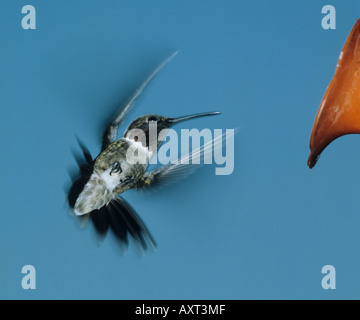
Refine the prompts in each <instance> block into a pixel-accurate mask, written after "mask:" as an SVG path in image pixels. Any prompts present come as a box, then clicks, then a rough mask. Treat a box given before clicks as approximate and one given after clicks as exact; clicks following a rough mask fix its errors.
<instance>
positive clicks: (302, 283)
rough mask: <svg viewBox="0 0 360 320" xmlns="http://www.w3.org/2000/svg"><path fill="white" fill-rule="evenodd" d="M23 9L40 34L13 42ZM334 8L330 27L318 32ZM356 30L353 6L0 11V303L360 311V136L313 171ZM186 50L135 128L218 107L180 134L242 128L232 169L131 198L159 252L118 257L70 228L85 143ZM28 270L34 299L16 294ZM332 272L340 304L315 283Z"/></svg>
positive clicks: (150, 5)
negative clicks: (314, 144) (229, 303)
mask: <svg viewBox="0 0 360 320" xmlns="http://www.w3.org/2000/svg"><path fill="white" fill-rule="evenodd" d="M27 4H32V5H34V6H35V8H36V13H37V29H36V30H23V29H22V28H21V19H22V17H23V14H21V8H22V6H24V5H27ZM327 4H332V5H334V6H335V8H336V14H337V16H336V17H337V20H336V30H323V29H322V27H321V20H322V18H323V16H324V15H323V14H321V8H322V7H323V6H324V5H327ZM359 17H360V3H359V2H358V1H355V0H354V1H350V0H348V1H332V2H331V3H328V2H327V1H314V0H313V1H285V0H283V1H280V0H279V1H267V0H264V1H256V2H254V1H250V0H248V1H239V0H235V1H230V0H228V1H226V2H221V1H200V0H197V1H188V0H181V1H174V0H172V1H160V0H152V1H145V0H143V1H139V0H136V1H133V0H131V1H130V0H129V1H118V0H116V1H115V0H108V1H100V0H96V1H95V0H86V1H85V0H84V1H81V0H77V1H72V2H71V3H70V2H66V3H64V1H55V0H53V1H48V0H47V1H45V0H36V1H10V0H1V2H0V48H1V49H0V106H1V107H0V112H1V114H0V119H1V126H0V130H1V131H0V133H1V140H0V141H1V158H0V164H1V174H0V176H1V185H0V203H1V205H0V211H1V218H0V219H1V223H0V243H1V246H0V259H1V260H0V298H2V299H10V298H16V299H345V298H350V299H352V298H360V249H359V244H360V232H359V230H360V201H359V199H360V166H359V158H360V138H359V136H357V135H354V136H346V137H343V138H341V139H338V140H336V141H335V142H333V143H332V144H331V145H330V146H329V147H328V148H327V149H326V150H325V151H324V153H323V155H322V157H321V159H320V161H319V163H318V164H317V165H316V167H315V168H314V169H313V170H309V168H308V167H307V165H306V162H307V157H308V154H309V147H308V142H309V137H310V132H311V128H312V125H313V121H314V118H315V114H316V112H317V109H318V106H319V104H320V101H321V98H322V96H323V94H324V92H325V89H326V87H327V85H328V83H329V82H330V79H331V77H332V75H333V73H334V70H335V66H336V62H337V58H338V56H339V53H340V50H341V48H342V46H343V44H344V42H345V39H346V37H347V35H348V33H349V32H350V30H351V28H352V26H353V25H354V23H355V21H356V19H357V18H359ZM177 49H179V54H178V55H177V56H176V57H175V58H174V59H173V60H172V61H171V63H170V64H169V65H167V66H166V68H165V69H164V70H162V72H161V74H159V76H158V77H157V78H156V79H155V81H154V82H152V84H151V85H150V87H149V88H147V90H146V92H145V93H144V94H143V96H142V97H141V98H140V100H139V101H138V103H137V105H136V107H135V108H134V110H133V112H132V113H131V115H130V117H129V118H128V119H127V122H126V124H128V123H129V121H130V120H132V119H134V118H135V117H137V116H139V115H142V114H146V113H158V114H162V115H168V116H180V115H186V114H191V113H196V112H203V111H212V110H219V111H221V112H222V115H221V116H217V117H211V118H204V119H197V120H193V121H192V122H187V123H184V124H182V125H178V126H177V129H180V128H194V127H195V128H199V129H201V128H205V127H208V128H223V129H225V128H233V127H238V128H239V129H240V130H239V133H238V134H237V137H236V140H235V170H234V173H233V174H232V175H230V176H215V174H214V167H212V166H205V167H204V168H202V169H201V170H199V171H198V172H197V173H196V174H195V175H192V176H191V177H189V178H188V179H186V180H184V181H182V182H180V183H178V184H176V185H173V186H172V187H171V188H166V189H163V190H161V191H159V192H158V193H155V194H152V195H150V196H149V195H142V194H139V193H137V192H135V191H129V192H127V193H126V194H125V195H124V197H125V198H126V199H127V200H128V201H129V202H130V203H131V204H132V205H133V206H134V207H135V209H136V210H137V212H138V213H139V215H140V216H141V217H142V219H143V220H144V221H145V223H146V225H147V226H148V228H149V229H150V231H151V232H152V234H153V236H154V237H155V239H156V241H157V243H158V248H157V250H156V251H155V252H151V251H150V252H148V253H147V254H146V255H145V256H144V257H142V256H140V255H139V254H138V253H137V251H136V248H135V246H134V245H133V244H131V245H130V247H129V249H128V251H127V252H126V253H125V254H124V255H121V254H120V253H119V252H118V251H117V250H116V249H115V246H114V240H113V239H112V238H111V236H109V237H107V239H105V241H104V242H103V243H102V244H101V245H98V244H97V242H96V237H95V236H94V230H93V228H92V227H91V226H89V227H88V228H86V229H80V228H79V227H78V225H77V223H76V221H75V220H74V218H73V217H71V216H70V215H69V210H68V208H67V205H66V194H65V192H64V190H65V189H66V188H67V187H68V186H69V184H70V181H71V180H70V177H69V174H68V171H69V170H73V169H74V168H76V163H75V160H74V158H73V155H72V152H71V150H73V149H75V150H76V149H78V145H77V142H76V138H75V135H78V136H79V137H80V139H82V140H83V142H84V143H85V144H86V145H87V146H88V147H89V149H90V151H91V152H92V154H93V156H96V155H97V153H98V151H99V148H100V134H101V129H102V125H103V124H104V123H105V121H106V120H107V119H108V118H109V116H110V115H111V114H112V113H113V111H114V110H116V107H117V106H118V105H119V104H120V103H121V102H122V101H123V100H124V99H125V98H126V97H127V96H128V95H129V94H130V93H131V92H132V91H133V90H134V89H135V88H136V87H137V86H138V85H139V84H140V83H141V82H142V81H143V79H144V78H145V76H147V75H148V74H149V73H150V72H151V71H152V70H153V69H154V68H155V67H156V66H157V65H158V64H159V63H160V62H161V61H162V60H163V59H164V58H166V57H167V56H168V55H169V54H171V53H172V52H173V51H175V50H177ZM126 124H125V125H126ZM123 130H124V127H122V128H121V132H122V131H123ZM27 264H30V265H33V266H35V268H36V272H37V274H36V275H37V278H36V279H37V289H36V290H24V289H22V287H21V279H22V277H23V274H21V268H22V266H24V265H27ZM328 264H331V265H333V266H334V267H335V268H336V272H337V273H336V275H337V278H336V281H337V282H336V286H337V288H336V290H324V289H322V287H321V280H322V277H323V276H324V275H323V274H321V268H322V267H323V266H324V265H328Z"/></svg>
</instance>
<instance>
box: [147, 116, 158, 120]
mask: <svg viewBox="0 0 360 320" xmlns="http://www.w3.org/2000/svg"><path fill="white" fill-rule="evenodd" d="M148 120H149V121H155V120H156V117H154V116H151V117H149V119H148Z"/></svg>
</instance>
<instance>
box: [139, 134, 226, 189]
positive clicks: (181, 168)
mask: <svg viewBox="0 0 360 320" xmlns="http://www.w3.org/2000/svg"><path fill="white" fill-rule="evenodd" d="M225 138H226V134H225V133H224V134H222V135H220V136H218V137H216V138H214V139H212V140H211V141H209V142H207V143H206V144H204V145H203V146H201V147H199V148H197V149H195V150H193V151H192V152H190V153H189V154H187V155H185V156H183V157H181V158H180V159H178V160H176V161H175V162H173V163H171V164H168V165H165V166H162V167H160V168H157V169H154V170H152V171H149V172H146V173H145V174H144V176H143V178H142V179H141V180H140V181H139V183H138V184H137V186H136V188H139V189H140V188H153V187H158V186H165V185H169V184H172V183H174V182H177V181H179V180H181V179H184V178H186V177H188V176H189V175H190V174H192V173H194V172H195V171H196V170H197V169H198V168H200V167H202V166H203V164H204V162H202V163H201V157H202V156H203V157H204V158H205V157H208V156H212V153H213V151H214V152H221V151H222V145H223V141H224V140H225ZM197 163H199V164H197Z"/></svg>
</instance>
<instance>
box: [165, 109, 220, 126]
mask: <svg viewBox="0 0 360 320" xmlns="http://www.w3.org/2000/svg"><path fill="white" fill-rule="evenodd" d="M220 113H221V112H218V111H215V112H205V113H198V114H192V115H189V116H184V117H179V118H169V119H168V121H169V122H171V123H179V122H182V121H186V120H190V119H194V118H200V117H206V116H215V115H217V114H220Z"/></svg>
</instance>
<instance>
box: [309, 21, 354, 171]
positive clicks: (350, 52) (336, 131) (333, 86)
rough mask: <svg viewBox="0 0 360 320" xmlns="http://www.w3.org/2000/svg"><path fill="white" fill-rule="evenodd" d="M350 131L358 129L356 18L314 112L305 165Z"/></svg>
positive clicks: (316, 158)
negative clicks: (327, 85) (332, 74)
mask: <svg viewBox="0 0 360 320" xmlns="http://www.w3.org/2000/svg"><path fill="white" fill-rule="evenodd" d="M352 133H360V19H359V20H357V21H356V23H355V25H354V27H353V28H352V30H351V32H350V34H349V36H348V38H347V40H346V42H345V45H344V47H343V49H342V51H341V53H340V56H339V60H338V64H337V66H336V70H335V75H334V77H333V78H332V80H331V82H330V84H329V87H328V88H327V90H326V92H325V95H324V97H323V99H322V101H321V104H320V107H319V110H318V113H317V115H316V118H315V122H314V126H313V129H312V132H311V136H310V156H309V159H308V166H309V167H310V168H312V167H314V166H315V164H316V162H317V160H318V159H319V156H320V153H321V152H322V151H323V150H324V149H325V148H326V146H327V145H328V144H330V143H331V142H332V141H333V140H335V139H337V138H339V137H341V136H343V135H345V134H352Z"/></svg>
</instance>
